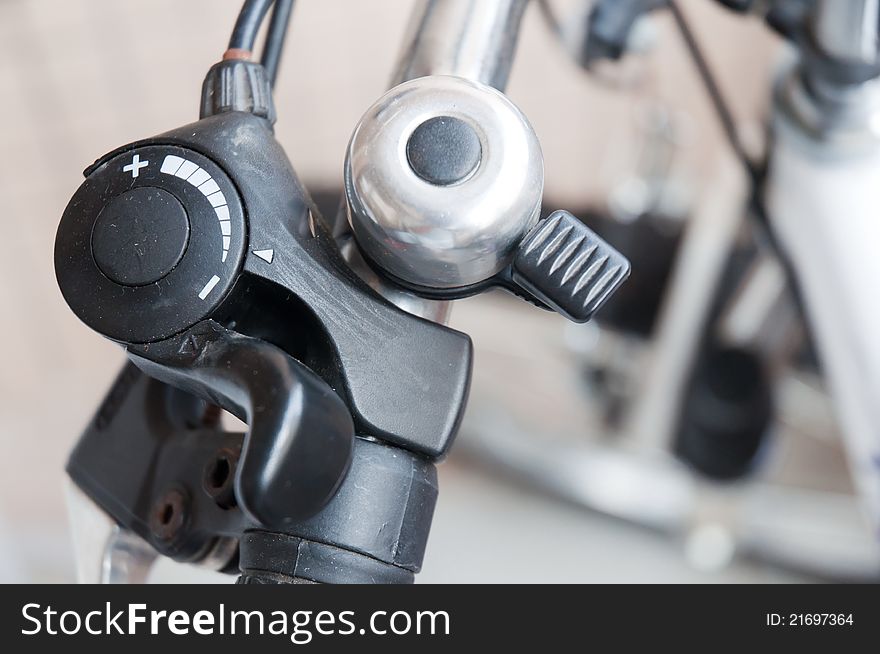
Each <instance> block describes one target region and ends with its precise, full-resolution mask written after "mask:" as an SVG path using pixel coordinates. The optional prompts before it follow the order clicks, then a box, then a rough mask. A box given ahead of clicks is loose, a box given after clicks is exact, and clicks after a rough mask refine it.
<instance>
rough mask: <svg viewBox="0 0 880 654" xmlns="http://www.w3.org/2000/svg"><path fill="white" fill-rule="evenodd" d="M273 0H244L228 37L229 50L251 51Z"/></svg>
mask: <svg viewBox="0 0 880 654" xmlns="http://www.w3.org/2000/svg"><path fill="white" fill-rule="evenodd" d="M272 2H273V0H245V3H244V5H242V8H241V11H240V12H239V13H238V20H236V21H235V27H234V28H233V29H232V37H231V38H230V39H229V49H230V50H248V51H253V49H254V44H255V43H256V41H257V33H258V32H259V31H260V25H262V24H263V18H265V16H266V12H267V11H269V6H270V5H271V4H272Z"/></svg>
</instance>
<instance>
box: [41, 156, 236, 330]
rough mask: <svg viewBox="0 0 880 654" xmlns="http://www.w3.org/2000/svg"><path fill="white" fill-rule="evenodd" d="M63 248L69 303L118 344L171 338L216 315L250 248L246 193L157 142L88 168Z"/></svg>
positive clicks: (206, 163)
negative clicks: (243, 201) (243, 200)
mask: <svg viewBox="0 0 880 654" xmlns="http://www.w3.org/2000/svg"><path fill="white" fill-rule="evenodd" d="M86 173H87V177H86V181H85V182H84V183H83V185H82V186H81V187H80V188H79V190H78V191H77V192H76V194H75V195H74V197H73V199H72V200H71V202H70V204H69V205H68V207H67V209H66V210H65V212H64V216H63V217H62V219H61V225H60V226H59V228H58V238H57V241H56V248H55V266H56V271H57V276H58V283H59V285H60V286H61V292H62V293H63V294H64V298H65V299H66V300H67V302H68V304H70V306H71V308H72V309H73V310H74V312H75V313H76V314H77V315H78V316H79V317H80V319H82V320H83V322H85V323H86V324H87V325H89V326H90V327H92V328H93V329H96V330H97V331H99V332H101V333H102V334H105V335H106V336H108V337H110V338H113V339H115V340H119V341H124V342H128V343H145V342H150V341H156V340H160V339H162V338H167V337H168V336H171V335H173V334H175V333H178V332H180V331H182V330H184V329H186V328H187V327H190V326H192V325H193V324H195V323H196V322H198V321H200V320H202V319H204V318H205V317H206V316H208V315H210V314H211V312H212V311H213V310H214V309H215V308H216V307H217V305H218V304H219V303H220V301H221V300H222V299H223V298H224V297H225V296H226V294H227V292H228V291H229V289H230V288H231V286H232V285H233V283H234V281H235V278H236V276H237V273H238V270H239V269H240V267H241V263H242V260H243V258H244V253H245V248H246V223H245V217H244V211H243V209H242V204H241V201H240V199H239V196H238V193H237V191H236V189H235V187H234V185H233V184H232V182H231V181H230V180H229V178H228V177H227V175H226V174H225V173H224V172H223V171H222V170H221V169H220V167H219V166H218V165H217V164H215V163H214V162H213V161H211V160H210V159H208V158H207V157H204V156H202V155H201V154H199V153H197V152H194V151H192V150H189V149H184V148H181V147H177V146H172V145H169V146H163V145H148V146H143V147H138V148H136V149H133V150H131V149H129V150H126V151H124V152H122V153H121V154H120V153H116V154H111V155H110V156H108V157H107V158H105V159H103V160H101V161H99V162H98V163H97V164H95V165H94V166H93V167H92V168H90V169H89V170H87V171H86Z"/></svg>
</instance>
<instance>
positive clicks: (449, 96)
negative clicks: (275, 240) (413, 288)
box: [345, 75, 544, 288]
mask: <svg viewBox="0 0 880 654" xmlns="http://www.w3.org/2000/svg"><path fill="white" fill-rule="evenodd" d="M437 116H452V117H454V118H458V119H460V120H463V121H465V122H467V123H468V124H469V125H470V126H471V127H472V128H473V129H474V130H475V132H476V133H477V134H478V135H479V138H480V142H481V146H482V160H481V162H480V164H479V166H478V167H477V169H476V171H474V172H473V173H472V174H471V175H470V176H469V177H468V178H467V179H465V180H464V181H462V182H459V183H457V184H453V185H450V186H437V185H434V184H431V183H430V182H427V181H425V180H424V179H422V178H421V177H419V176H418V175H417V174H416V173H415V172H413V170H412V169H411V167H410V165H409V163H408V161H407V156H406V144H407V142H408V140H409V137H410V135H411V134H412V133H413V131H414V130H415V129H416V128H417V127H419V126H420V125H421V124H422V123H424V122H425V121H426V120H429V119H431V118H434V117H437ZM543 189H544V162H543V156H542V154H541V146H540V144H539V142H538V139H537V136H536V135H535V132H534V130H533V129H532V127H531V125H530V124H529V122H528V120H527V119H526V117H525V116H524V115H523V114H522V112H520V111H519V109H517V108H516V106H515V105H514V104H513V103H512V102H511V101H510V100H508V99H507V98H506V97H505V96H504V95H503V94H502V93H500V92H498V91H496V90H495V89H493V88H491V87H489V86H485V85H483V84H480V83H477V82H473V81H470V80H466V79H462V78H460V77H450V76H439V75H432V76H430V77H423V78H420V79H416V80H412V81H409V82H405V83H403V84H400V85H399V86H396V87H394V88H393V89H391V90H390V91H389V92H388V93H386V94H385V95H384V96H382V97H381V98H380V99H379V100H378V101H377V102H376V103H375V104H374V105H373V106H372V107H370V109H368V110H367V112H366V113H365V114H364V116H363V118H362V119H361V121H360V123H359V124H358V126H357V128H356V129H355V132H354V135H353V136H352V139H351V142H350V144H349V148H348V152H347V155H346V160H345V193H346V199H347V201H348V219H349V223H350V225H351V228H352V231H353V232H354V235H355V238H356V239H357V242H358V245H359V247H360V248H361V249H362V250H363V252H364V254H366V256H368V257H369V258H370V259H371V260H372V261H373V262H375V263H376V264H378V265H379V266H381V267H382V268H384V269H385V270H387V271H388V272H389V273H391V274H392V275H394V276H395V277H397V278H399V279H402V280H404V281H406V282H409V283H411V284H415V285H418V286H427V287H433V288H455V287H460V286H467V285H470V284H475V283H478V282H481V281H483V280H485V279H487V278H489V277H491V276H492V275H494V274H495V273H497V272H498V271H499V270H501V269H502V268H503V267H504V266H506V265H507V264H508V263H509V262H510V260H511V258H512V256H513V254H514V251H515V249H516V246H517V244H518V243H519V242H520V241H521V240H522V238H523V236H524V235H525V234H526V232H528V230H529V229H531V227H532V226H534V224H535V223H536V222H537V220H538V217H539V211H540V207H541V197H542V194H543Z"/></svg>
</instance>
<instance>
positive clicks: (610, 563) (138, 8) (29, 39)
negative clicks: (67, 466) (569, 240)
mask: <svg viewBox="0 0 880 654" xmlns="http://www.w3.org/2000/svg"><path fill="white" fill-rule="evenodd" d="M239 4H240V2H239V0H153V1H152V2H143V1H140V0H65V1H64V2H60V1H58V0H0V38H2V40H3V43H4V44H5V45H6V47H5V54H4V56H3V57H2V58H0V89H2V91H0V96H2V101H0V198H2V210H0V225H2V228H3V233H4V238H3V247H2V252H3V256H2V257H0V446H2V456H0V581H10V580H36V581H48V580H70V579H72V575H73V567H72V562H71V561H72V555H71V552H70V547H69V542H68V539H67V538H68V537H67V525H66V516H65V512H64V502H63V494H62V482H63V478H64V477H63V472H62V471H63V466H64V462H65V459H66V456H67V454H68V451H69V450H70V448H71V446H72V444H73V443H74V442H75V439H76V438H77V436H78V434H79V432H80V430H81V429H82V428H83V426H84V425H85V423H86V422H87V420H88V419H89V418H90V416H91V415H92V413H93V411H94V409H95V407H96V406H97V403H98V401H99V399H100V398H101V397H102V396H103V394H104V393H105V391H106V390H107V388H108V385H109V384H110V381H111V380H112V378H113V377H114V376H115V374H116V373H117V371H118V369H119V367H120V365H121V363H122V361H123V355H122V353H121V351H120V350H119V349H118V348H117V347H116V346H114V345H112V344H111V343H109V342H108V341H106V340H104V339H102V338H100V337H98V336H97V335H95V334H93V333H91V332H90V331H89V330H88V329H87V328H86V327H85V326H83V325H82V324H81V323H80V322H79V321H78V320H77V319H76V318H75V317H74V316H73V314H72V313H71V312H70V311H69V310H68V309H67V307H66V306H65V304H64V303H63V301H62V299H61V296H60V294H59V292H58V289H57V287H56V284H55V279H54V273H53V265H52V252H53V240H54V235H55V229H56V226H57V223H58V220H59V218H60V215H61V212H62V210H63V208H64V206H65V204H66V202H67V200H68V199H69V197H70V195H71V194H72V193H73V191H74V190H75V189H76V188H77V186H78V185H79V183H80V180H81V171H82V170H83V168H84V167H85V166H86V165H87V164H89V163H91V162H92V161H93V160H95V159H96V158H97V157H98V156H100V155H101V154H103V153H104V152H106V151H108V150H110V149H112V148H114V147H115V146H117V145H119V144H122V143H127V142H129V141H132V140H134V139H137V138H141V137H146V136H150V135H153V134H155V133H158V132H161V131H164V130H166V129H169V128H172V127H175V126H178V125H181V124H184V123H186V122H189V121H191V120H194V119H195V118H197V113H198V111H197V106H198V97H199V88H200V85H201V81H202V77H203V75H204V73H205V71H206V70H207V69H208V67H209V66H210V65H211V64H212V63H214V62H215V61H216V60H217V59H218V58H219V56H220V54H221V53H222V51H223V49H224V46H225V42H226V39H227V38H228V34H229V31H230V29H231V26H232V24H233V21H234V18H235V15H236V12H237V10H238V8H239ZM555 4H556V6H558V7H560V8H564V7H565V5H566V2H565V1H564V0H561V1H559V2H557V3H555ZM682 4H683V6H684V8H685V10H686V11H687V12H688V14H689V15H690V16H691V17H692V20H693V22H694V24H695V26H696V27H697V29H698V32H699V35H700V37H701V39H702V40H703V41H704V42H705V44H706V45H707V49H708V54H709V56H710V61H711V64H712V65H713V67H714V68H715V69H716V71H717V74H718V76H719V77H720V79H721V80H723V85H724V90H725V92H726V94H727V97H728V98H729V100H730V103H731V105H732V107H733V111H734V113H735V114H736V116H737V118H738V119H739V120H740V121H741V123H742V124H743V125H745V126H746V127H748V125H750V124H751V125H754V126H756V128H755V130H754V131H755V133H760V129H758V127H757V126H759V125H760V123H761V121H762V119H763V117H764V113H765V110H766V107H767V103H768V92H769V85H770V82H771V78H772V75H773V71H774V68H775V62H776V60H777V58H778V57H777V55H778V50H779V44H778V43H777V41H776V40H775V39H774V38H773V37H772V36H771V35H770V34H769V33H768V32H767V30H765V29H764V28H763V27H762V26H761V25H759V24H757V23H755V22H753V21H749V20H739V19H737V18H735V17H733V16H731V15H728V14H726V13H725V12H724V11H722V10H720V9H718V8H717V6H716V5H715V3H712V2H709V1H708V0H684V1H683V2H682ZM411 6H412V2H411V1H410V0H366V1H364V0H321V1H320V2H319V1H318V0H298V2H297V3H296V7H295V10H294V18H293V25H292V29H291V33H290V36H289V39H288V46H287V49H286V52H285V55H284V61H283V64H282V69H281V79H280V81H279V84H278V90H277V94H276V104H277V106H278V110H279V116H280V117H279V120H278V124H277V127H276V130H277V135H278V138H279V140H280V141H281V143H282V144H283V145H284V146H285V148H286V149H287V152H288V154H289V156H290V158H291V159H292V161H293V163H294V166H295V167H296V168H297V170H298V172H299V173H300V175H301V177H302V178H303V179H304V181H305V183H306V185H307V186H308V187H310V188H319V189H335V188H338V186H339V183H340V179H341V170H342V160H343V153H344V148H345V145H346V143H347V140H348V138H349V135H350V133H351V130H352V129H353V127H354V125H355V123H356V121H357V119H358V118H359V116H360V114H361V113H362V112H363V111H364V110H365V109H366V107H368V106H369V105H370V104H371V103H372V102H373V101H374V100H375V99H376V98H377V97H378V96H379V95H380V94H381V93H382V92H383V91H384V90H385V88H386V85H387V83H388V81H389V78H390V73H391V70H392V67H393V63H394V60H395V57H396V54H397V48H398V44H399V42H400V39H401V36H402V34H403V30H404V28H405V25H406V22H407V19H408V15H409V11H410V8H411ZM655 23H656V27H657V29H656V34H655V42H654V45H653V51H652V53H651V55H650V57H649V58H648V59H646V60H645V62H643V64H642V65H643V68H644V70H645V71H647V74H648V76H649V83H648V84H647V85H643V87H642V90H640V91H639V92H638V93H650V94H652V95H653V96H654V97H657V98H660V99H662V100H663V101H664V102H665V103H666V104H668V105H670V106H672V107H674V108H676V109H677V110H680V111H681V112H682V116H683V119H682V120H681V123H682V125H683V126H684V128H685V136H686V145H685V147H684V149H683V151H682V156H681V158H680V161H679V162H678V164H677V165H679V166H681V168H682V169H683V170H684V171H686V174H687V176H688V177H689V178H690V179H692V181H693V185H694V187H696V188H699V186H700V184H701V183H702V182H703V181H705V176H706V175H707V174H708V173H707V171H711V170H713V169H714V166H715V164H716V162H717V160H718V158H719V156H724V155H723V154H722V155H720V154H719V153H723V152H725V146H724V143H723V140H722V138H721V135H720V133H719V130H718V129H717V126H716V123H715V120H714V118H713V116H712V114H711V112H710V111H709V108H708V105H707V102H706V98H705V96H704V92H703V90H702V88H701V87H700V86H699V84H698V81H697V78H696V76H695V74H694V71H693V69H692V67H691V63H690V61H689V60H688V59H687V58H686V56H685V53H684V51H683V48H682V45H681V43H680V41H679V40H678V38H677V36H676V35H675V34H674V33H673V31H672V30H671V29H670V24H669V23H668V22H667V19H666V18H665V17H661V18H658V19H657V20H656V21H655ZM646 89H647V90H646ZM508 94H509V96H510V97H511V98H512V99H513V100H514V101H515V102H516V103H517V104H519V106H520V107H521V108H522V109H523V110H524V111H525V113H526V114H527V115H528V117H529V118H530V120H531V121H532V123H533V124H534V127H535V129H536V130H537V133H538V135H539V137H540V139H541V143H542V146H543V148H544V154H545V159H546V178H547V195H548V197H552V199H553V201H554V202H556V203H558V204H560V205H562V206H566V205H577V206H583V205H585V204H589V203H590V202H591V201H593V200H596V199H598V198H602V197H604V195H605V194H606V193H607V192H608V189H609V187H610V186H611V185H612V184H614V183H615V182H616V181H618V180H619V179H620V177H621V176H622V175H624V174H625V173H626V171H627V170H628V169H629V168H631V167H632V163H633V162H632V159H633V156H634V155H633V152H634V151H635V150H636V149H637V146H636V144H635V143H634V139H635V137H634V124H635V122H636V121H637V116H636V115H635V113H636V112H635V110H634V108H635V105H636V100H637V95H638V94H635V96H636V97H634V94H633V93H630V92H623V91H621V90H619V89H615V88H612V87H611V86H609V85H606V84H602V83H598V82H596V81H595V80H591V79H590V78H588V77H587V76H586V75H585V74H584V72H583V71H581V70H580V69H579V68H578V67H577V66H576V65H575V64H574V63H572V62H571V60H570V59H569V58H568V56H567V55H566V54H565V52H564V51H563V50H562V49H561V48H560V46H559V44H558V43H557V42H555V41H554V40H553V38H552V37H551V35H550V33H549V31H548V30H547V28H546V25H545V24H544V23H543V22H542V21H541V19H540V16H539V13H538V11H537V8H536V7H534V6H532V7H530V8H529V9H528V11H527V15H526V18H525V25H524V30H523V33H522V37H521V43H520V48H519V51H518V53H517V58H516V63H515V66H514V72H513V75H512V79H511V83H510V86H509V88H508ZM493 302H495V301H494V300H488V301H482V300H477V301H473V302H465V303H464V304H463V306H462V307H461V308H460V309H459V308H456V311H455V312H454V318H453V323H452V324H453V326H455V327H458V328H461V329H463V330H465V331H468V332H470V333H472V334H473V336H474V339H475V342H476V344H477V363H476V366H477V377H476V380H477V381H476V388H475V398H479V397H480V394H481V389H482V391H483V392H489V391H490V390H491V389H490V387H492V386H493V384H495V383H496V381H497V380H498V378H499V375H501V376H506V377H507V384H508V385H510V386H513V387H514V390H515V387H517V386H518V387H520V388H522V387H523V386H535V385H537V386H540V384H541V383H542V381H543V380H546V382H547V384H553V383H554V381H553V379H552V376H551V375H549V374H548V375H547V376H546V378H545V377H540V376H539V377H537V378H534V377H525V376H524V375H526V374H528V371H530V370H532V371H535V370H537V371H540V370H542V369H543V368H542V366H543V364H544V363H545V361H544V360H543V357H542V354H541V353H542V352H544V351H545V350H542V349H541V347H545V348H547V350H546V351H549V352H551V353H554V352H555V356H556V357H557V359H558V358H559V353H558V349H554V346H553V342H554V339H556V340H557V341H558V340H559V339H561V334H562V324H561V323H562V319H560V318H555V317H553V316H549V315H548V316H543V315H541V316H538V317H537V318H536V317H534V316H532V317H529V316H528V314H529V308H528V307H526V306H520V305H518V304H517V305H515V306H512V305H511V306H508V305H506V304H505V305H504V311H506V312H507V313H505V314H504V315H506V316H508V317H509V316H511V315H512V316H513V317H514V318H516V316H518V315H519V314H520V312H521V313H522V315H523V318H522V322H519V321H518V320H513V321H509V320H507V319H505V338H504V339H502V342H501V343H500V344H499V343H496V342H494V341H495V338H494V336H493V334H494V333H495V327H496V326H497V324H498V323H497V322H496V321H497V320H498V315H499V314H498V313H493V312H495V311H496V307H495V305H494V304H493ZM511 312H512V313H511ZM525 339H539V340H540V342H541V345H540V346H539V347H537V349H536V348H534V347H530V348H523V347H522V346H523V343H524V342H525ZM499 348H500V349H501V350H504V348H508V349H507V350H505V352H504V354H505V355H506V358H505V357H499V356H495V357H494V358H493V355H492V353H491V351H493V350H494V351H495V352H496V354H497V351H498V350H499ZM524 350H528V352H525V351H524ZM484 351H489V352H488V353H484ZM517 357H519V358H520V359H522V358H523V357H525V358H527V359H528V358H529V357H531V359H530V361H527V362H526V363H525V364H522V365H523V366H524V367H519V368H517V367H516V366H518V365H520V364H518V363H516V361H517V360H518V359H517ZM511 360H512V361H514V363H510V361H511ZM493 361H495V363H494V364H493ZM504 361H507V363H504ZM483 364H484V365H483ZM481 365H483V367H481ZM504 365H507V366H511V365H512V366H514V367H513V368H512V369H511V368H508V369H507V370H506V372H507V373H508V374H507V375H504V373H505V370H503V366H504ZM493 366H494V367H493ZM536 374H539V375H540V373H536ZM555 383H559V381H558V380H557V381H556V382H555ZM563 390H564V389H563ZM502 395H503V394H502ZM543 397H544V398H545V401H546V402H550V403H553V402H557V403H558V408H559V411H560V415H562V416H569V415H572V416H577V411H576V407H575V408H572V407H569V406H568V405H567V404H566V403H565V401H564V399H563V398H562V397H561V396H560V394H557V393H555V392H553V391H552V390H546V389H545V392H544V395H543ZM475 401H478V399H475ZM549 408H555V407H553V406H551V407H549ZM546 409H547V407H545V410H546ZM526 524H527V525H529V527H528V529H527V530H528V532H530V533H529V534H528V535H529V536H530V537H532V536H534V538H538V539H540V540H541V542H542V543H544V544H545V545H547V546H550V547H555V548H556V551H558V552H559V557H558V561H556V562H553V563H549V564H548V566H549V568H548V569H545V570H530V571H528V572H523V570H522V569H521V568H522V563H521V561H522V557H523V556H527V553H528V549H529V546H528V545H527V544H526V542H525V539H524V536H525V535H526V534H524V533H523V531H524V527H523V525H526ZM499 552H501V554H500V555H499ZM174 574H176V573H173V574H171V577H172V578H173V577H174ZM781 575H782V573H777V572H773V571H770V570H767V569H762V568H756V567H740V568H734V569H730V570H727V571H726V572H724V573H721V574H720V575H712V574H709V573H705V572H700V571H698V570H694V569H692V568H690V567H689V566H688V565H687V563H686V562H685V560H684V559H683V557H682V555H681V553H680V551H679V549H678V548H676V547H675V545H674V544H672V543H666V542H664V541H662V540H660V539H658V538H655V537H654V536H653V535H650V534H648V533H647V532H643V531H641V530H639V529H638V528H635V527H629V526H626V525H622V524H619V523H614V522H610V521H606V520H604V519H601V518H598V517H597V516H591V515H587V514H585V513H584V512H582V511H580V510H578V509H575V508H572V507H567V506H564V505H558V504H556V503H553V502H550V501H549V500H547V499H546V498H542V497H539V496H535V495H533V494H532V493H530V492H528V491H526V490H524V489H521V488H518V487H516V486H514V485H510V484H507V483H505V482H499V481H497V480H492V479H487V478H486V476H485V475H484V474H483V473H482V472H481V471H480V470H478V469H473V468H471V467H469V466H467V465H462V464H461V463H459V462H456V460H455V458H454V457H453V460H452V461H450V462H448V463H447V464H444V465H443V466H441V500H440V505H439V508H438V515H437V520H436V523H435V527H434V534H433V538H432V541H431V544H430V545H429V549H428V555H427V562H426V568H425V572H424V573H423V575H422V576H421V577H420V579H421V580H423V581H482V580H494V581H504V580H510V581H514V580H519V581H528V580H542V579H543V580H547V581H563V580H567V579H568V580H573V581H590V580H592V581H651V580H666V581H676V580H704V579H705V580H712V579H774V578H787V577H784V576H781Z"/></svg>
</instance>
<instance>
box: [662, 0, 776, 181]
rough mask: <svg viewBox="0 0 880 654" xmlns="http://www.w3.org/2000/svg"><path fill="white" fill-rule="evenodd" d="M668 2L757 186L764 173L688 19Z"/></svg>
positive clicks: (720, 117)
mask: <svg viewBox="0 0 880 654" xmlns="http://www.w3.org/2000/svg"><path fill="white" fill-rule="evenodd" d="M668 2H669V10H670V12H672V17H673V19H674V20H675V24H676V26H677V27H678V31H679V32H680V33H681V37H682V39H683V40H684V42H685V45H686V46H687V49H688V52H689V53H690V55H691V59H692V60H693V62H694V65H695V66H696V67H697V72H698V73H699V75H700V79H701V80H702V82H703V85H704V86H705V87H706V92H707V93H708V94H709V99H710V100H711V102H712V105H713V107H714V108H715V113H716V114H717V116H718V120H719V122H720V123H721V127H722V128H723V130H724V134H725V136H726V137H727V140H728V141H729V142H730V146H731V147H732V148H733V151H734V153H735V154H736V156H737V157H739V159H740V160H741V161H742V164H743V167H744V168H745V169H746V172H747V173H748V175H749V178H750V179H751V181H752V182H753V183H755V184H759V183H760V181H761V178H762V176H763V173H762V172H761V170H760V169H759V167H758V166H757V165H755V163H754V162H753V161H752V160H751V158H750V157H749V155H748V153H747V152H746V149H745V147H743V144H742V141H740V138H739V134H738V132H737V128H736V121H735V120H734V119H733V114H732V113H731V112H730V109H729V108H728V106H727V103H726V102H725V100H724V96H723V95H722V94H721V89H720V88H719V87H718V84H717V83H716V82H715V77H714V75H713V74H712V71H711V70H710V69H709V63H708V62H707V61H706V57H705V56H703V52H702V50H701V49H700V46H699V44H698V43H697V39H696V37H695V36H694V33H693V31H692V30H691V28H690V25H688V22H687V19H686V18H685V16H684V14H683V13H682V11H681V8H680V7H679V6H678V3H676V1H675V0H668Z"/></svg>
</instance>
